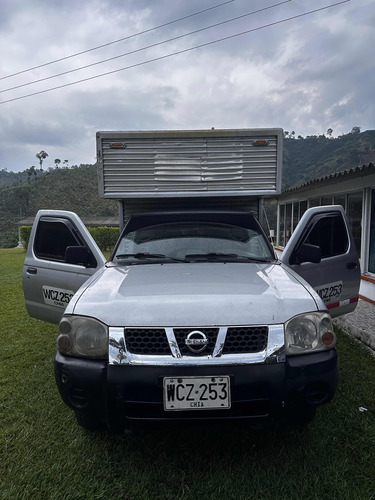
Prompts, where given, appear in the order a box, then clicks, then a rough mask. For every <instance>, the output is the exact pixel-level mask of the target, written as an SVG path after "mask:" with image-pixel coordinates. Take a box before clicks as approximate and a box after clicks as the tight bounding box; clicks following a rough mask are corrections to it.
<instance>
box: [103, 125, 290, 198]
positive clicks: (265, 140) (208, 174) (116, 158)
mask: <svg viewBox="0 0 375 500" xmlns="http://www.w3.org/2000/svg"><path fill="white" fill-rule="evenodd" d="M282 139H283V132H282V129H280V128H274V129H236V130H214V129H212V130H193V131H191V130H178V131H177V130H176V131H139V132H134V131H133V132H118V131H117V132H116V131H114V132H97V134H96V140H97V160H98V176H99V194H100V196H101V197H104V198H115V199H126V200H129V199H130V200H131V199H134V198H137V199H138V200H139V199H147V198H148V199H150V198H153V199H155V198H163V199H165V198H198V197H199V198H200V199H202V198H208V197H220V198H221V197H251V198H253V199H254V198H259V197H265V196H272V195H276V194H278V193H280V189H281V168H282Z"/></svg>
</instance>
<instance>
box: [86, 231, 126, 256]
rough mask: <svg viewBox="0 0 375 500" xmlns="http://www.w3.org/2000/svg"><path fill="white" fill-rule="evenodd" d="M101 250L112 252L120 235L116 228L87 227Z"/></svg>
mask: <svg viewBox="0 0 375 500" xmlns="http://www.w3.org/2000/svg"><path fill="white" fill-rule="evenodd" d="M87 229H88V230H89V232H90V234H91V236H92V237H93V238H94V240H95V241H96V243H97V244H98V247H99V248H100V249H101V250H104V251H105V250H112V248H113V247H114V246H115V244H116V241H117V240H118V237H119V235H120V229H119V228H118V227H88V228H87Z"/></svg>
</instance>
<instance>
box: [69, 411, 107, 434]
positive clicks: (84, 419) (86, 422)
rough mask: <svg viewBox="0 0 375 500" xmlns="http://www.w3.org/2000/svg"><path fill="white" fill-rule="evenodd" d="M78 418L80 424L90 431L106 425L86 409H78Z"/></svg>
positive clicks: (96, 430)
mask: <svg viewBox="0 0 375 500" xmlns="http://www.w3.org/2000/svg"><path fill="white" fill-rule="evenodd" d="M75 414H76V419H77V423H78V425H80V426H81V427H83V428H84V429H86V430H87V431H90V432H98V431H101V430H103V429H104V425H103V424H102V423H101V422H100V421H99V420H98V419H97V418H95V417H93V416H92V415H91V414H90V413H87V412H84V411H76V412H75Z"/></svg>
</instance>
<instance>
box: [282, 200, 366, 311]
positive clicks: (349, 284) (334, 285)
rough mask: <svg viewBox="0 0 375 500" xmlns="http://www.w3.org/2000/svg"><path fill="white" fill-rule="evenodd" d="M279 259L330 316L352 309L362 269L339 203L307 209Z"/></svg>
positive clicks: (355, 300)
mask: <svg viewBox="0 0 375 500" xmlns="http://www.w3.org/2000/svg"><path fill="white" fill-rule="evenodd" d="M281 261H282V262H283V263H284V264H285V265H287V266H288V267H290V268H291V269H293V270H294V271H295V272H296V273H298V274H299V275H300V276H302V278H304V279H305V280H306V281H307V282H308V283H309V284H310V285H311V286H312V287H313V288H314V289H315V290H316V291H317V292H318V294H319V295H320V297H321V298H322V299H323V301H324V303H325V304H326V306H327V308H328V310H329V312H330V314H331V316H332V317H335V316H339V315H341V314H345V313H347V312H351V311H353V310H354V309H355V307H356V305H357V302H358V293H359V285H360V278H361V272H360V266H359V261H358V255H357V251H356V249H355V245H354V240H353V235H352V233H351V230H350V228H349V223H348V219H347V217H346V214H345V211H344V209H343V207H342V206H341V205H333V206H326V207H315V208H310V209H309V210H307V211H306V212H305V214H304V215H303V217H302V219H301V220H300V222H299V224H298V226H297V227H296V229H295V230H294V232H293V234H292V236H291V238H290V240H289V242H288V244H287V246H286V247H285V250H284V252H283V255H282V257H281Z"/></svg>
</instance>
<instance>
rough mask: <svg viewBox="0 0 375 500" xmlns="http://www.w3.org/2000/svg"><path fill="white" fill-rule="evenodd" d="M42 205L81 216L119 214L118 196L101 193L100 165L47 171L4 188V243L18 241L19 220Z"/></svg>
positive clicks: (0, 219)
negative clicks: (109, 197) (108, 196)
mask: <svg viewBox="0 0 375 500" xmlns="http://www.w3.org/2000/svg"><path fill="white" fill-rule="evenodd" d="M40 209H52V210H71V211H73V212H76V213H77V214H78V215H79V216H80V217H111V216H114V217H117V215H118V207H117V202H116V201H115V200H104V199H102V198H99V196H98V182H97V171H96V165H80V166H79V167H73V168H59V169H55V170H52V171H51V172H46V173H45V174H43V175H42V177H40V176H38V177H36V178H33V179H32V180H31V179H30V180H29V181H26V182H24V183H22V184H19V183H16V184H13V185H12V186H6V187H2V188H0V247H4V246H8V245H9V246H15V245H16V244H17V241H18V239H17V226H16V224H17V222H18V221H19V220H21V219H23V218H26V217H33V216H34V215H35V214H36V212H37V211H38V210H40Z"/></svg>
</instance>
